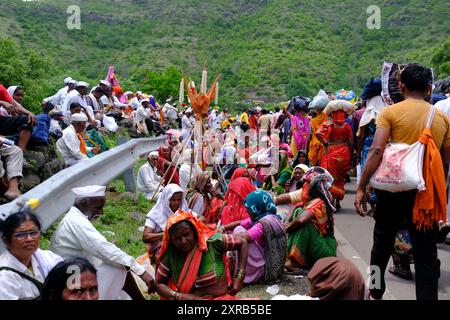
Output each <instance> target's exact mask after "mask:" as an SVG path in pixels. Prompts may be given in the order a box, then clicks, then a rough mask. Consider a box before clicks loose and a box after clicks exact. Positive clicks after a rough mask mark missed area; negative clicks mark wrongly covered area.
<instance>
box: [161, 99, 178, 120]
mask: <svg viewBox="0 0 450 320" xmlns="http://www.w3.org/2000/svg"><path fill="white" fill-rule="evenodd" d="M163 112H164V115H165V116H166V117H167V118H169V119H172V120H176V119H177V118H178V110H177V109H176V108H175V107H174V106H172V105H171V104H170V103H166V104H165V105H164V107H163Z"/></svg>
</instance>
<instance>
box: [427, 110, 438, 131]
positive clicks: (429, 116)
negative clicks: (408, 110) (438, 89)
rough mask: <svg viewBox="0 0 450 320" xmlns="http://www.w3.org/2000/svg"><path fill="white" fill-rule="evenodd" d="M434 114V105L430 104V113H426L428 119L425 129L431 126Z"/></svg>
mask: <svg viewBox="0 0 450 320" xmlns="http://www.w3.org/2000/svg"><path fill="white" fill-rule="evenodd" d="M435 114H436V106H431V109H430V114H429V115H428V120H427V129H428V128H431V124H432V123H433V119H434V115H435Z"/></svg>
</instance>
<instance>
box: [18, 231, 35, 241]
mask: <svg viewBox="0 0 450 320" xmlns="http://www.w3.org/2000/svg"><path fill="white" fill-rule="evenodd" d="M40 235H41V231H39V230H38V231H28V232H26V231H24V232H16V233H13V237H14V238H16V239H17V240H19V241H23V240H25V239H26V238H27V237H28V236H30V237H31V238H33V239H37V238H39V236H40Z"/></svg>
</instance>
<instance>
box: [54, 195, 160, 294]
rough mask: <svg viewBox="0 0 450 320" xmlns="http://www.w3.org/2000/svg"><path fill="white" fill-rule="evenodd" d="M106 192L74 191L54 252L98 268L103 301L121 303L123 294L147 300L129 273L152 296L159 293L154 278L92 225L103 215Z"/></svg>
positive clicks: (55, 242) (56, 235)
mask: <svg viewBox="0 0 450 320" xmlns="http://www.w3.org/2000/svg"><path fill="white" fill-rule="evenodd" d="M105 189H106V187H104V186H88V187H80V188H74V189H72V191H73V193H75V203H74V205H73V207H72V208H70V210H69V212H67V214H66V215H65V217H64V218H63V220H62V221H61V223H60V224H59V226H58V228H57V229H56V232H55V234H54V236H53V239H52V243H51V249H52V251H53V252H55V253H56V254H58V255H60V256H61V257H63V258H68V257H84V258H86V259H87V260H89V262H91V263H92V264H93V265H94V266H95V267H96V269H97V280H98V284H99V288H98V289H99V298H100V299H101V300H114V299H117V298H118V297H119V295H120V293H121V291H122V290H124V291H125V292H126V293H127V294H128V295H129V296H130V297H131V298H132V299H143V296H142V293H141V292H140V290H139V288H138V287H137V285H136V282H135V280H134V278H133V276H132V274H131V273H129V272H128V270H131V271H133V272H134V273H135V274H137V275H138V276H139V277H140V278H141V279H142V280H143V281H144V282H145V283H146V285H147V287H148V292H149V293H153V292H154V291H155V280H154V278H153V276H152V275H150V274H149V273H148V272H147V271H145V268H144V267H143V266H141V265H139V264H138V262H137V261H136V260H135V259H134V258H133V257H132V256H130V255H128V254H127V253H125V252H123V251H122V250H120V249H119V248H118V247H116V246H115V245H114V244H112V243H111V242H108V241H107V240H106V238H105V237H104V236H103V235H102V234H101V233H100V232H98V231H97V229H95V227H94V226H93V224H92V223H91V221H93V220H95V219H96V218H98V217H100V216H101V215H102V214H103V207H104V206H105Z"/></svg>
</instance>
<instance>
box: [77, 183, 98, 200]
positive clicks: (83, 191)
mask: <svg viewBox="0 0 450 320" xmlns="http://www.w3.org/2000/svg"><path fill="white" fill-rule="evenodd" d="M105 190H106V187H105V186H86V187H79V188H73V189H72V192H73V193H75V199H77V198H94V197H104V196H105Z"/></svg>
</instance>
